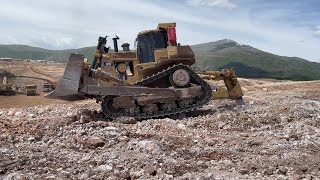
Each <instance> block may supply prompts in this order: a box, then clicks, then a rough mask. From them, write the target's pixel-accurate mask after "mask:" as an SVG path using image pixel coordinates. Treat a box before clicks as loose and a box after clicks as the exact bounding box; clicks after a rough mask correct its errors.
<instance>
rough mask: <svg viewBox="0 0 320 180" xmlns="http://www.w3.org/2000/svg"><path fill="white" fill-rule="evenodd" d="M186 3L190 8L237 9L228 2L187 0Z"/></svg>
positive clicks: (227, 0) (224, 0) (228, 0)
mask: <svg viewBox="0 0 320 180" xmlns="http://www.w3.org/2000/svg"><path fill="white" fill-rule="evenodd" d="M187 2H188V4H189V5H192V6H210V7H220V8H225V9H234V8H236V7H237V5H236V4H235V3H232V2H231V1H230V0H188V1H187Z"/></svg>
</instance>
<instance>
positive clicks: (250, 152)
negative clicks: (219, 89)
mask: <svg viewBox="0 0 320 180" xmlns="http://www.w3.org/2000/svg"><path fill="white" fill-rule="evenodd" d="M241 84H242V86H243V89H245V94H246V95H245V97H244V100H245V101H246V105H242V106H240V105H236V104H235V102H234V101H231V100H218V101H212V102H211V103H210V104H209V105H207V106H205V107H204V108H202V109H201V110H199V111H198V112H196V113H194V114H193V116H191V117H187V118H185V119H183V120H173V119H169V118H165V119H149V120H146V121H142V122H137V121H135V120H132V119H125V118H119V119H118V120H116V121H114V122H109V121H106V120H101V119H99V118H97V116H95V115H94V114H91V113H90V112H86V111H82V114H79V113H77V112H78V110H79V109H89V110H92V111H94V110H96V111H99V109H100V107H99V105H97V104H96V103H95V102H93V101H82V102H73V103H63V104H56V103H55V102H53V103H54V104H48V105H36V106H32V107H20V108H19V107H15V108H0V179H19V178H20V179H320V81H310V82H290V81H274V80H259V79H255V80H250V79H241ZM0 102H1V104H2V102H3V101H0ZM77 114H78V116H77Z"/></svg>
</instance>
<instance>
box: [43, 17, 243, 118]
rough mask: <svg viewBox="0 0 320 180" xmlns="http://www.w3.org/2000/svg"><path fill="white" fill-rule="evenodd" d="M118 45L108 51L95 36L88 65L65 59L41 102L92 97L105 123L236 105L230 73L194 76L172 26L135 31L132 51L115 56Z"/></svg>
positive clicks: (190, 56) (191, 58) (191, 59)
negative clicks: (214, 102)
mask: <svg viewBox="0 0 320 180" xmlns="http://www.w3.org/2000/svg"><path fill="white" fill-rule="evenodd" d="M118 40H119V37H118V36H116V37H115V38H113V45H114V49H113V51H112V52H111V50H110V47H106V44H107V37H99V39H98V45H97V47H96V50H95V52H94V60H93V62H92V63H91V64H90V63H89V62H88V60H87V58H85V57H84V56H83V55H80V54H71V55H70V58H69V61H68V63H67V66H66V69H65V72H64V75H63V78H62V79H61V80H60V81H59V82H58V84H57V87H56V89H55V90H54V91H52V92H51V93H49V94H47V95H46V96H45V97H47V98H59V99H64V100H80V99H85V98H95V99H96V101H97V103H100V104H101V111H102V112H103V114H104V115H105V117H106V118H110V119H114V118H117V117H121V116H128V117H134V118H137V119H146V118H155V117H166V116H170V115H179V114H183V113H186V112H189V111H194V110H196V109H197V108H200V107H202V106H203V105H206V104H208V103H209V102H210V100H211V99H221V98H229V99H235V100H237V101H241V100H242V96H243V92H242V90H241V87H240V84H239V81H238V80H237V78H236V76H235V72H234V70H233V69H225V70H223V71H221V72H220V71H203V72H200V75H198V74H197V73H196V72H194V71H193V70H192V69H191V68H190V66H191V65H192V64H194V63H195V55H194V53H193V51H192V49H191V47H190V46H188V45H180V43H177V38H176V23H159V24H158V27H157V28H156V29H154V30H147V31H142V32H140V33H139V34H138V36H137V38H136V41H135V50H130V45H129V44H128V43H124V44H122V48H123V49H122V51H119V49H118ZM200 76H203V77H205V78H207V79H213V80H223V81H224V83H225V85H226V88H218V87H214V88H212V87H211V86H210V85H209V84H208V83H207V82H206V81H205V80H204V79H202V78H201V77H200ZM242 101H243V100H242Z"/></svg>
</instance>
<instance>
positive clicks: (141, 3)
mask: <svg viewBox="0 0 320 180" xmlns="http://www.w3.org/2000/svg"><path fill="white" fill-rule="evenodd" d="M95 2H99V3H98V4H99V5H97V4H96V3H91V2H89V1H86V0H68V1H65V0H47V1H36V0H2V1H1V6H0V22H1V24H2V26H1V28H0V44H12V43H15V44H27V45H32V46H38V47H44V48H50V49H65V48H79V47H84V46H92V45H95V44H96V42H97V39H98V36H105V35H109V36H114V34H115V33H117V35H118V36H119V37H120V38H121V39H120V42H119V43H123V42H129V43H130V44H131V45H133V40H134V38H135V37H136V35H137V33H138V32H139V31H142V30H145V29H154V28H155V27H156V26H157V23H158V22H172V21H174V22H177V33H178V40H179V42H180V43H181V44H190V45H192V44H198V43H204V42H209V41H215V40H219V39H224V38H228V39H233V40H235V41H237V42H239V43H243V44H249V45H252V46H254V47H256V48H259V49H262V50H265V51H268V52H271V53H275V54H279V55H286V56H298V57H303V58H306V59H310V60H314V59H315V58H317V59H318V57H320V52H319V51H318V49H317V48H318V46H317V45H318V44H319V43H320V38H315V35H314V34H313V32H315V30H318V29H320V27H319V28H318V29H315V27H314V28H312V29H310V28H308V29H307V28H297V27H294V26H291V25H290V24H288V23H282V22H281V23H279V22H278V21H277V17H279V16H283V14H287V15H290V14H291V13H290V12H287V11H285V12H283V13H282V12H281V13H279V12H274V11H268V12H267V13H265V14H266V16H268V17H270V16H272V17H274V18H272V19H268V18H261V17H260V16H258V17H257V18H252V16H254V15H256V13H253V14H250V13H252V12H248V11H247V10H246V9H245V8H237V10H234V11H225V10H221V11H220V10H217V9H215V10H212V9H211V8H202V7H203V6H214V7H220V8H227V9H228V8H229V9H230V8H235V7H237V5H236V4H234V3H233V2H235V1H233V0H229V1H228V0H211V1H209V0H185V1H184V3H183V4H181V3H180V2H176V1H173V2H172V3H171V5H172V9H175V11H168V8H167V6H166V4H167V3H166V2H165V0H163V3H162V4H161V3H155V2H153V1H149V0H122V1H117V0H96V1H95ZM187 2H188V4H187ZM190 3H195V4H193V6H190V5H192V4H190ZM113 4H117V6H113ZM222 4H224V5H222ZM164 12H165V13H164ZM319 37H320V36H319ZM301 39H303V40H304V43H300V42H299V41H300V40H301ZM111 44H112V42H111V37H110V38H109V41H108V45H111ZM302 45H303V46H302ZM111 46H112V45H111Z"/></svg>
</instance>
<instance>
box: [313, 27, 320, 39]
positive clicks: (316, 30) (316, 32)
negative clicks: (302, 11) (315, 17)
mask: <svg viewBox="0 0 320 180" xmlns="http://www.w3.org/2000/svg"><path fill="white" fill-rule="evenodd" d="M314 35H315V36H317V37H320V25H318V26H316V27H315V28H314Z"/></svg>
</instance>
